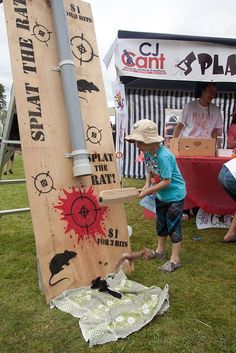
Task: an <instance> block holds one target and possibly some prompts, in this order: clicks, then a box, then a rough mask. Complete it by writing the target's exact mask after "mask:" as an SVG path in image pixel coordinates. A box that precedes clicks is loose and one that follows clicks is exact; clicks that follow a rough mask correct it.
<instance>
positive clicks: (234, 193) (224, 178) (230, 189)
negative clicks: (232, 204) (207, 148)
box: [218, 165, 236, 201]
mask: <svg viewBox="0 0 236 353" xmlns="http://www.w3.org/2000/svg"><path fill="white" fill-rule="evenodd" d="M218 180H219V182H220V184H221V185H222V186H223V188H224V189H225V191H226V192H227V193H228V194H229V196H230V197H231V198H232V199H233V200H234V201H236V179H235V178H234V176H233V175H232V174H231V173H230V171H229V169H228V168H227V167H226V166H225V165H223V167H222V168H221V170H220V173H219V177H218Z"/></svg>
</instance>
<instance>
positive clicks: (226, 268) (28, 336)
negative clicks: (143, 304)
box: [0, 155, 236, 353]
mask: <svg viewBox="0 0 236 353" xmlns="http://www.w3.org/2000/svg"><path fill="white" fill-rule="evenodd" d="M23 177H24V171H23V166H22V160H21V156H20V155H17V156H16V160H15V162H14V174H13V175H11V176H7V178H23ZM142 184H143V181H141V180H128V179H125V180H124V186H125V187H129V186H141V185H142ZM17 207H28V200H27V193H26V187H25V185H13V186H10V185H8V186H7V185H5V186H1V198H0V209H10V208H17ZM125 207H126V214H127V219H128V224H130V225H131V226H132V227H133V235H132V237H131V245H132V249H133V250H139V249H140V248H142V247H143V246H146V247H150V248H154V246H155V231H154V229H155V221H154V220H153V219H151V220H150V219H145V218H144V217H143V209H142V208H141V207H140V206H139V204H138V201H136V200H135V201H132V202H130V203H129V204H128V205H126V206H125ZM0 229H1V231H0V269H1V272H0V318H1V325H0V352H1V353H23V352H24V353H82V352H83V353H84V352H85V353H86V352H92V353H118V352H119V353H121V352H127V353H139V352H142V353H148V352H160V353H173V352H175V353H190V352H191V353H194V352H197V353H203V352H204V353H220V352H224V353H235V352H236V272H235V245H234V244H230V245H225V244H222V243H221V240H222V239H223V235H224V233H225V231H224V230H223V229H214V228H213V229H207V230H197V229H196V225H195V220H194V219H193V218H191V219H190V220H189V221H185V222H184V241H183V246H182V252H181V256H182V263H183V265H184V266H183V268H182V269H181V270H179V271H177V272H175V273H173V274H163V273H159V272H158V271H157V266H158V262H156V261H142V260H140V261H137V262H135V270H134V272H133V273H132V274H130V275H129V278H130V279H132V280H135V281H137V282H140V283H142V284H144V285H146V286H152V285H157V286H159V287H161V288H163V287H164V285H165V284H166V283H168V284H169V286H170V309H169V310H168V312H166V313H165V314H164V315H163V316H161V317H156V318H154V319H153V321H152V322H151V323H149V324H148V325H147V326H145V327H144V328H142V329H141V330H140V331H138V332H136V333H134V334H132V335H130V336H128V337H127V338H126V339H120V340H118V341H117V342H113V343H107V344H105V345H102V346H95V347H93V348H89V346H88V344H87V343H86V342H85V341H84V338H83V337H82V335H81V332H80V328H79V320H78V319H76V318H74V317H72V316H71V315H69V314H66V313H64V312H61V311H59V310H58V309H50V308H49V307H48V305H47V304H46V302H45V299H44V295H43V294H42V293H41V292H40V290H39V287H38V275H37V264H36V250H35V241H34V235H33V229H32V223H31V218H30V214H29V213H23V214H19V215H10V216H4V217H2V218H1V219H0ZM196 234H198V235H200V236H201V237H202V240H201V241H196V242H193V241H192V240H191V238H192V237H193V236H195V235H196ZM170 249H171V244H170V242H169V241H168V249H167V250H168V252H170Z"/></svg>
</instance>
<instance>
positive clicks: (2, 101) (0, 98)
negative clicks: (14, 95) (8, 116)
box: [0, 83, 7, 110]
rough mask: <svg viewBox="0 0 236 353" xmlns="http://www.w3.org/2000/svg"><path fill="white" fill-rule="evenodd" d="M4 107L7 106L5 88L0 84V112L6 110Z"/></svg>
mask: <svg viewBox="0 0 236 353" xmlns="http://www.w3.org/2000/svg"><path fill="white" fill-rule="evenodd" d="M6 106H7V100H6V95H5V88H4V86H3V85H2V84H1V83H0V110H3V109H6Z"/></svg>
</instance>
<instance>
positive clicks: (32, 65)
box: [4, 0, 131, 302]
mask: <svg viewBox="0 0 236 353" xmlns="http://www.w3.org/2000/svg"><path fill="white" fill-rule="evenodd" d="M64 7H65V13H66V15H67V22H68V32H69V37H70V41H71V48H72V53H73V60H74V63H75V66H76V75H77V80H84V81H79V90H78V96H80V105H81V112H82V119H83V125H84V130H85V135H86V136H85V138H86V144H87V149H88V152H89V159H90V162H91V165H92V171H93V174H92V175H91V176H86V177H76V178H74V177H73V175H72V160H71V159H69V158H66V157H65V154H66V153H70V152H71V140H70V133H69V127H68V122H67V112H66V108H65V102H64V96H63V89H62V83H61V76H60V72H57V71H55V70H53V68H55V67H57V66H58V64H59V59H58V54H57V47H56V38H55V30H54V25H53V20H52V13H51V8H50V2H49V1H47V0H34V1H32V0H28V1H27V0H26V1H24V0H7V1H4V10H5V16H6V22H7V32H8V41H9V47H10V56H11V62H12V71H13V80H14V89H15V97H16V107H17V114H18V120H19V129H20V137H21V144H22V154H23V161H24V168H25V175H26V182H27V190H28V197H29V202H30V208H31V216H32V221H33V228H34V234H35V240H36V249H37V256H38V259H39V264H40V270H41V275H42V281H43V287H44V291H45V296H46V300H47V302H49V301H50V299H52V298H54V297H55V296H57V295H58V294H60V293H61V292H63V291H64V290H66V289H70V288H76V287H80V286H84V285H89V284H90V283H91V280H92V279H94V278H95V277H97V276H102V277H103V276H105V275H106V274H107V273H109V272H113V271H114V266H115V264H116V263H117V261H118V260H119V258H120V257H121V255H122V254H123V253H124V252H126V253H127V252H129V251H130V243H129V239H128V230H127V221H126V215H125V211H124V206H123V205H114V206H112V207H107V206H101V205H100V204H99V202H98V195H99V192H100V191H101V190H105V189H112V188H114V189H117V188H119V177H118V173H117V167H116V157H115V151H114V146H113V140H112V132H111V126H110V121H109V117H108V109H107V104H106V99H105V91H104V85H103V80H102V73H101V68H100V62H99V55H98V48H97V44H96V38H95V32H94V21H93V18H92V14H91V9H90V5H89V4H88V3H85V2H82V1H78V0H74V1H73V3H72V2H71V1H69V0H65V1H64ZM81 85H82V87H80V86H81ZM79 138H81V132H80V131H78V139H79ZM126 270H127V271H129V270H131V267H130V266H127V268H126ZM58 281H60V282H58Z"/></svg>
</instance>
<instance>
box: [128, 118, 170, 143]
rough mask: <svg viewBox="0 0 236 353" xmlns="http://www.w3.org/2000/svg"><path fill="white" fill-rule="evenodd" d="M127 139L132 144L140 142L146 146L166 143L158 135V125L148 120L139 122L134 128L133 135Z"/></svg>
mask: <svg viewBox="0 0 236 353" xmlns="http://www.w3.org/2000/svg"><path fill="white" fill-rule="evenodd" d="M125 139H126V140H127V141H128V142H131V143H133V142H137V141H140V142H143V143H146V144H150V143H157V142H158V143H160V142H162V141H164V138H163V137H162V136H160V135H159V134H158V127H157V125H156V124H155V123H154V122H153V121H151V120H148V119H142V120H139V121H137V122H136V123H135V124H134V125H133V127H132V130H131V134H130V135H128V136H126V137H125Z"/></svg>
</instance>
